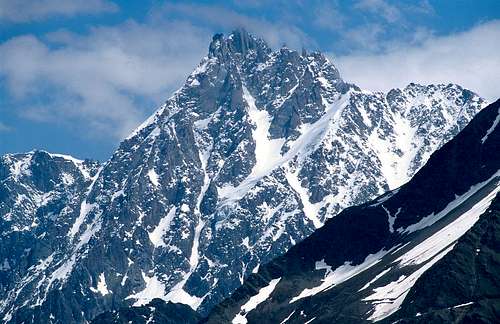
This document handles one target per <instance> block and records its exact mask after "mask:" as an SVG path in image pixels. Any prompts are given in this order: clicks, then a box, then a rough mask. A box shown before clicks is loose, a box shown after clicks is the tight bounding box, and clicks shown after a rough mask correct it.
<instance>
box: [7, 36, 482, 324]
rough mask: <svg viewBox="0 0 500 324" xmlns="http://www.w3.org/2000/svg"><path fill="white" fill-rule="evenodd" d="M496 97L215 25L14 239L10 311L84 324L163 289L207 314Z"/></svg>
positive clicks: (406, 175) (398, 181)
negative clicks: (372, 71) (147, 107)
mask: <svg viewBox="0 0 500 324" xmlns="http://www.w3.org/2000/svg"><path fill="white" fill-rule="evenodd" d="M485 105H486V103H485V102H484V100H483V99H481V98H480V97H479V96H477V95H476V94H474V93H473V92H471V91H469V90H466V89H463V88H461V87H460V86H458V85H453V84H449V85H426V86H424V85H417V84H410V85H408V86H407V87H405V88H404V89H394V90H391V91H389V92H388V93H386V94H384V93H379V92H369V91H364V90H361V89H359V88H358V87H357V86H355V85H352V84H349V83H346V82H344V81H343V80H342V78H341V77H340V73H339V72H338V70H337V69H336V68H335V66H334V65H333V64H332V63H331V62H330V61H328V60H327V59H326V58H325V57H324V56H323V55H322V54H321V53H307V52H305V51H303V52H302V53H298V52H296V51H294V50H291V49H288V48H281V49H279V50H276V51H273V50H271V49H270V48H269V47H268V46H267V45H266V44H265V42H264V41H263V40H261V39H258V38H256V37H254V36H252V35H249V34H248V33H247V32H245V31H244V30H238V31H235V32H233V33H232V34H231V35H229V36H228V37H224V36H222V35H220V34H217V35H215V36H214V37H213V40H212V42H211V44H210V46H209V51H208V55H207V56H206V57H205V58H203V59H202V61H201V63H200V65H199V66H198V67H197V68H196V69H195V71H194V72H193V73H192V74H191V75H190V76H189V77H188V78H187V80H186V83H185V84H184V85H183V86H182V88H181V89H179V90H178V91H177V92H176V93H175V94H174V95H173V96H172V97H171V98H170V99H169V100H167V101H166V103H165V104H164V105H163V106H161V107H160V109H159V110H158V111H156V113H155V114H153V115H152V116H151V117H150V118H149V119H148V120H146V121H145V122H144V123H143V124H142V125H141V126H140V127H139V128H138V129H137V130H135V131H134V132H133V133H132V134H131V135H130V136H129V137H128V138H126V139H125V140H124V141H123V142H122V143H120V145H119V147H118V149H117V150H116V152H115V153H114V154H113V156H112V157H111V158H110V159H109V160H108V161H107V162H105V163H104V164H102V165H101V166H100V168H99V170H95V173H92V174H91V175H90V177H88V178H87V179H88V180H85V183H84V184H83V185H82V187H79V188H78V189H77V190H76V192H78V194H76V195H77V197H75V199H73V200H72V201H71V202H70V203H69V204H68V205H67V206H64V204H63V203H61V205H60V206H61V208H62V209H61V210H58V209H54V210H51V211H50V212H52V213H53V216H52V217H49V218H47V225H44V226H38V227H37V231H38V232H37V233H39V234H38V236H40V235H45V236H44V237H45V239H44V240H41V241H40V239H39V238H38V236H36V237H35V236H30V235H31V234H23V235H27V236H26V239H25V238H24V236H23V237H20V238H17V239H15V240H10V241H8V240H6V242H10V243H8V244H2V245H3V246H5V247H2V248H4V249H6V250H10V249H13V248H14V247H12V246H16V245H19V246H30V248H31V250H30V255H29V256H27V257H25V258H22V262H21V263H22V266H21V267H20V268H19V271H18V272H17V273H16V275H15V276H11V277H9V278H8V279H6V280H5V285H4V286H3V287H5V288H2V289H3V291H2V294H1V295H0V318H3V320H4V321H11V322H27V323H30V322H35V323H36V322H53V323H67V322H76V323H82V322H84V321H88V320H91V319H93V318H94V317H95V316H96V315H98V314H100V313H102V312H104V311H108V310H116V309H119V308H120V307H122V306H126V305H136V306H140V305H146V304H148V303H149V302H150V301H151V300H153V299H154V298H160V299H163V300H165V301H171V302H173V303H184V304H187V305H189V306H191V307H192V308H193V309H194V310H197V311H199V312H200V314H204V315H206V314H207V313H208V312H209V311H210V309H211V308H212V307H213V306H214V305H216V304H217V303H219V302H220V301H221V300H223V299H224V298H226V297H227V296H229V295H230V293H231V292H233V291H234V290H235V289H236V288H237V287H238V286H240V285H241V283H242V282H243V280H244V278H245V277H246V276H248V275H249V274H251V273H253V272H257V271H258V269H259V265H260V264H264V263H267V262H268V261H270V260H271V259H272V258H274V257H275V256H277V255H280V254H282V253H284V252H285V251H287V250H288V249H289V248H290V247H291V246H293V245H295V244H296V243H297V242H300V241H301V240H302V239H304V238H305V237H307V236H308V235H310V234H311V233H312V232H313V231H314V230H316V229H317V228H320V227H321V226H322V225H323V224H324V223H325V221H326V220H327V219H329V218H331V217H333V216H335V215H337V214H338V213H339V212H340V211H341V210H343V209H344V208H346V207H348V206H351V205H356V204H361V203H364V202H366V201H368V200H370V199H372V198H374V197H376V196H378V195H380V194H382V193H384V192H386V191H388V190H391V189H395V188H397V187H399V186H400V185H402V184H403V183H405V182H406V181H407V180H408V179H410V178H411V177H412V176H413V175H414V174H415V172H417V171H418V170H419V169H420V168H421V167H422V166H423V165H424V164H425V162H426V161H427V160H428V159H429V157H430V155H431V154H432V152H434V151H435V150H436V149H438V148H439V147H441V146H442V145H443V144H444V143H446V142H447V141H449V140H450V139H452V138H453V137H454V136H455V135H456V134H457V133H458V132H459V131H460V130H461V129H463V128H464V127H465V126H466V125H467V123H468V122H469V121H470V120H471V119H472V118H473V116H474V115H475V114H476V113H477V112H478V111H480V110H481V109H482V108H483V107H484V106H485ZM2 172H3V179H9V180H5V181H7V182H9V181H17V182H19V183H20V186H21V187H22V186H24V185H25V184H24V183H23V181H24V180H23V179H24V178H19V179H18V178H16V176H15V171H12V168H4V171H2ZM47 173H48V174H47V175H45V176H47V177H50V171H49V170H47ZM13 179H14V180H13ZM5 181H4V180H2V183H1V186H2V187H1V188H0V192H3V191H4V190H5V189H4V188H5V187H6V186H7V185H6V183H7V182H5ZM27 181H28V180H27ZM54 181H55V180H54ZM17 194H18V193H17V192H16V191H12V194H11V195H10V197H16V195H17ZM2 199H3V198H2ZM6 199H7V198H6ZM8 199H10V200H12V199H15V198H8ZM30 199H32V198H30ZM33 199H34V198H33ZM33 199H32V200H33ZM64 199H66V200H71V199H68V198H67V197H64ZM35 200H36V199H35ZM1 203H2V204H3V203H4V201H3V200H2V202H1ZM62 206H64V207H62ZM66 207H67V208H66ZM9 208H11V207H6V208H5V209H4V210H5V212H7V213H8V212H9V211H10V210H11V209H9ZM20 218H22V222H24V223H26V224H31V223H32V221H33V219H37V218H38V216H36V213H34V211H33V210H31V211H28V212H26V213H23V214H22V215H21V216H20ZM1 222H2V223H1V227H2V228H4V229H5V232H6V233H8V232H9V231H13V229H14V227H13V226H14V225H15V224H14V223H12V222H11V221H9V219H8V218H5V217H3V219H2V220H1ZM45 227H47V228H48V229H47V231H45ZM52 227H55V228H57V233H56V234H57V235H53V232H52V230H51V228H52ZM44 233H46V234H44ZM2 235H3V232H2ZM16 235H17V234H16ZM25 240H26V241H25ZM33 240H34V241H35V242H34V241H33ZM18 241H22V242H20V243H18ZM3 242H4V238H3V236H2V243H3ZM14 258H16V256H15V255H11V256H9V257H6V259H7V262H8V263H9V264H10V263H12V262H14V261H13V260H11V259H14ZM16 262H17V261H16Z"/></svg>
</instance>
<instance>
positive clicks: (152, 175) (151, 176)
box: [148, 169, 160, 188]
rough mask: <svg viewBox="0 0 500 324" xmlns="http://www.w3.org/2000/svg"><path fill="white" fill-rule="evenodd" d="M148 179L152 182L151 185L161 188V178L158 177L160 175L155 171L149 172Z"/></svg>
mask: <svg viewBox="0 0 500 324" xmlns="http://www.w3.org/2000/svg"><path fill="white" fill-rule="evenodd" d="M148 178H149V181H151V183H152V184H153V186H155V187H157V188H158V187H159V186H160V177H159V176H158V174H157V173H156V171H155V170H154V169H151V170H149V171H148Z"/></svg>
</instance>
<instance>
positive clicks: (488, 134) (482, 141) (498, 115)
mask: <svg viewBox="0 0 500 324" xmlns="http://www.w3.org/2000/svg"><path fill="white" fill-rule="evenodd" d="M498 123H500V108H498V114H497V118H495V120H494V121H493V125H491V127H490V128H489V129H488V130H487V131H486V135H484V136H483V138H481V143H483V144H484V142H486V140H487V139H488V136H490V134H491V133H493V131H494V130H495V129H496V128H497V126H498Z"/></svg>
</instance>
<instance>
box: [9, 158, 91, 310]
mask: <svg viewBox="0 0 500 324" xmlns="http://www.w3.org/2000/svg"><path fill="white" fill-rule="evenodd" d="M98 168H99V164H98V163H97V162H95V161H90V160H86V161H80V160H77V159H74V158H72V157H69V156H65V155H57V154H49V153H47V152H43V151H35V152H30V153H25V154H7V155H4V156H2V157H1V158H0V215H2V217H1V219H0V234H1V236H0V237H1V244H0V296H2V298H1V302H0V305H1V306H2V307H4V303H5V302H6V301H7V300H8V299H9V298H12V297H14V296H15V294H17V293H22V292H21V291H19V292H18V291H16V290H13V288H14V287H15V285H16V283H17V282H19V279H21V278H22V277H24V276H26V277H27V276H29V273H31V272H33V271H35V269H34V268H33V265H34V264H36V263H37V261H38V260H39V259H40V258H45V257H46V256H47V255H49V254H51V251H52V250H54V249H57V248H58V246H59V245H60V244H62V242H64V239H65V237H66V232H67V230H68V226H70V225H71V224H70V223H69V219H67V215H69V214H70V213H72V212H73V211H74V210H79V209H80V204H81V199H82V193H83V192H84V191H85V190H86V188H87V187H88V185H89V183H90V182H91V180H92V177H93V176H95V175H96V172H97V169H98ZM21 284H22V283H21ZM16 297H17V296H16ZM25 297H29V295H26V296H25Z"/></svg>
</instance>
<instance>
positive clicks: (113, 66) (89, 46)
mask: <svg viewBox="0 0 500 324" xmlns="http://www.w3.org/2000/svg"><path fill="white" fill-rule="evenodd" d="M208 40H209V34H208V33H206V32H205V31H203V30H201V29H199V28H196V27H193V26H192V25H190V24H187V23H182V22H174V21H172V22H168V23H166V22H165V23H162V24H155V25H154V26H153V25H148V24H138V23H136V22H133V21H129V22H127V23H124V24H121V25H118V26H115V27H100V28H94V29H92V30H91V31H90V33H89V34H88V35H83V36H82V35H76V34H72V33H69V32H66V31H60V32H57V33H53V34H50V35H47V36H46V37H43V38H37V37H35V36H32V35H27V36H19V37H15V38H13V39H11V40H8V41H7V42H5V43H2V44H0V77H3V79H4V84H5V86H6V88H7V90H8V91H9V93H10V95H11V96H12V100H13V105H12V106H13V107H16V108H14V109H18V110H19V114H21V115H23V116H25V117H28V118H31V119H35V120H41V121H50V122H58V123H61V122H62V123H66V124H68V125H70V126H71V127H72V128H76V129H77V130H85V132H83V134H85V135H87V134H94V135H96V136H103V135H107V136H109V135H111V136H112V137H113V138H115V139H116V138H120V137H123V136H125V135H127V134H128V132H129V131H130V130H131V129H133V128H134V127H135V126H136V125H137V124H139V123H140V122H141V121H142V120H143V119H144V118H145V117H146V116H147V115H148V114H150V113H151V111H152V109H154V106H155V105H159V104H160V103H161V102H162V101H163V100H165V99H166V98H168V97H169V96H170V94H171V92H172V91H173V90H175V88H177V87H179V86H180V84H182V82H183V80H184V79H185V78H186V76H187V73H189V71H191V70H192V69H193V68H194V67H195V66H196V65H197V63H198V62H199V60H200V59H201V57H202V56H203V55H204V54H205V53H206V51H207V48H208ZM153 102H154V104H153Z"/></svg>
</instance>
